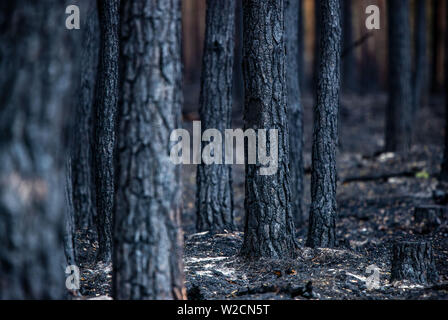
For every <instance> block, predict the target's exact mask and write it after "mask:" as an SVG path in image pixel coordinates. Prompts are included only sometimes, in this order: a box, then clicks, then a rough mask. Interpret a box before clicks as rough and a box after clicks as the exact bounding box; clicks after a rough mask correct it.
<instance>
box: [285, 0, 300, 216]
mask: <svg viewBox="0 0 448 320" xmlns="http://www.w3.org/2000/svg"><path fill="white" fill-rule="evenodd" d="M300 3H301V2H300V1H297V0H286V1H285V42H286V62H287V66H288V68H287V69H286V81H287V89H288V92H287V103H288V108H289V112H288V117H289V141H290V144H289V150H290V165H289V167H290V173H291V180H290V181H291V182H290V183H291V184H290V186H291V212H292V215H293V217H294V220H295V223H296V224H297V225H301V224H302V223H303V220H304V217H303V212H302V201H303V110H302V104H301V101H300V99H301V97H300V89H301V88H300V74H301V73H303V70H302V69H299V58H300V56H301V53H300V51H299V48H300V47H299V44H300V35H299V29H300V28H299V23H300V22H301V21H299V12H300V9H299V4H300Z"/></svg>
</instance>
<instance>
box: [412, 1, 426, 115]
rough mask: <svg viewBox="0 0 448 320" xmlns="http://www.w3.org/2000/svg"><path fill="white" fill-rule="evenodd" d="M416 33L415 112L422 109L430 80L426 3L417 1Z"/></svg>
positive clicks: (413, 111)
mask: <svg viewBox="0 0 448 320" xmlns="http://www.w3.org/2000/svg"><path fill="white" fill-rule="evenodd" d="M414 21H415V31H414V39H415V40H414V55H415V64H414V74H413V76H414V77H413V91H414V92H413V93H414V96H413V102H414V104H413V110H412V116H413V118H414V116H415V112H416V111H417V110H418V109H419V108H420V105H421V103H422V100H423V98H424V96H425V95H426V94H425V91H426V83H427V79H428V63H427V61H428V59H427V54H426V48H427V46H426V1H425V0H417V1H416V6H415V17H414Z"/></svg>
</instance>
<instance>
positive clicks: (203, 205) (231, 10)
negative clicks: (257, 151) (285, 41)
mask: <svg viewBox="0 0 448 320" xmlns="http://www.w3.org/2000/svg"><path fill="white" fill-rule="evenodd" d="M234 33H235V1H234V0H228V1H221V0H207V13H206V27H205V41H204V53H203V56H202V76H201V96H200V102H199V105H200V106H199V108H200V109H199V113H200V116H201V128H202V132H204V131H205V130H207V129H217V130H219V131H220V132H221V134H222V136H223V137H224V131H225V129H229V128H231V124H232V99H233V97H232V73H233V56H234ZM202 144H203V147H204V146H205V145H207V143H206V142H203V143H202ZM222 150H224V141H223V143H222ZM222 163H224V153H223V157H222ZM231 170H232V169H231V166H230V165H224V164H204V163H202V164H200V165H199V166H198V169H197V176H196V180H197V193H196V208H197V229H198V230H199V231H205V230H211V231H214V232H222V231H224V230H233V228H234V221H233V191H232V171H231Z"/></svg>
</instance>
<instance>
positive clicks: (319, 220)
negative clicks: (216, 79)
mask: <svg viewBox="0 0 448 320" xmlns="http://www.w3.org/2000/svg"><path fill="white" fill-rule="evenodd" d="M319 11H320V13H321V16H320V21H321V23H322V26H321V28H322V36H321V44H320V45H321V52H320V58H319V59H320V61H321V63H320V65H319V75H318V84H317V105H316V106H315V108H314V128H313V147H312V168H311V208H310V217H309V227H308V238H307V246H309V247H334V246H335V244H336V230H335V221H336V210H337V208H336V149H337V141H338V109H339V86H340V84H339V82H340V79H339V78H340V56H341V21H340V20H341V19H340V4H339V0H330V1H326V0H322V1H320V9H319Z"/></svg>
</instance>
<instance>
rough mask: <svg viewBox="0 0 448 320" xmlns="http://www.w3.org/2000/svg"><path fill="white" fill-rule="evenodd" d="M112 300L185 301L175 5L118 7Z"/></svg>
mask: <svg viewBox="0 0 448 320" xmlns="http://www.w3.org/2000/svg"><path fill="white" fill-rule="evenodd" d="M121 14H122V16H121V19H122V22H121V44H122V47H121V54H122V59H123V60H122V61H123V70H122V74H123V83H122V87H121V98H122V101H123V105H122V109H121V114H120V121H119V133H118V150H119V151H118V170H117V183H118V186H117V197H116V211H115V229H114V231H115V233H114V239H115V241H114V261H113V266H114V276H113V295H114V297H115V298H116V299H183V298H185V296H186V294H185V290H184V276H183V263H182V249H183V248H182V246H183V244H182V242H183V239H182V238H183V236H182V231H181V226H180V196H181V194H180V191H181V190H180V166H176V165H175V164H173V163H172V162H171V160H170V145H171V142H170V134H171V132H172V131H173V130H174V129H177V128H179V127H180V116H181V106H182V64H181V8H180V1H179V0H176V1H172V2H170V3H168V2H166V1H162V0H160V1H156V0H137V1H123V5H122V13H121Z"/></svg>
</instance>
